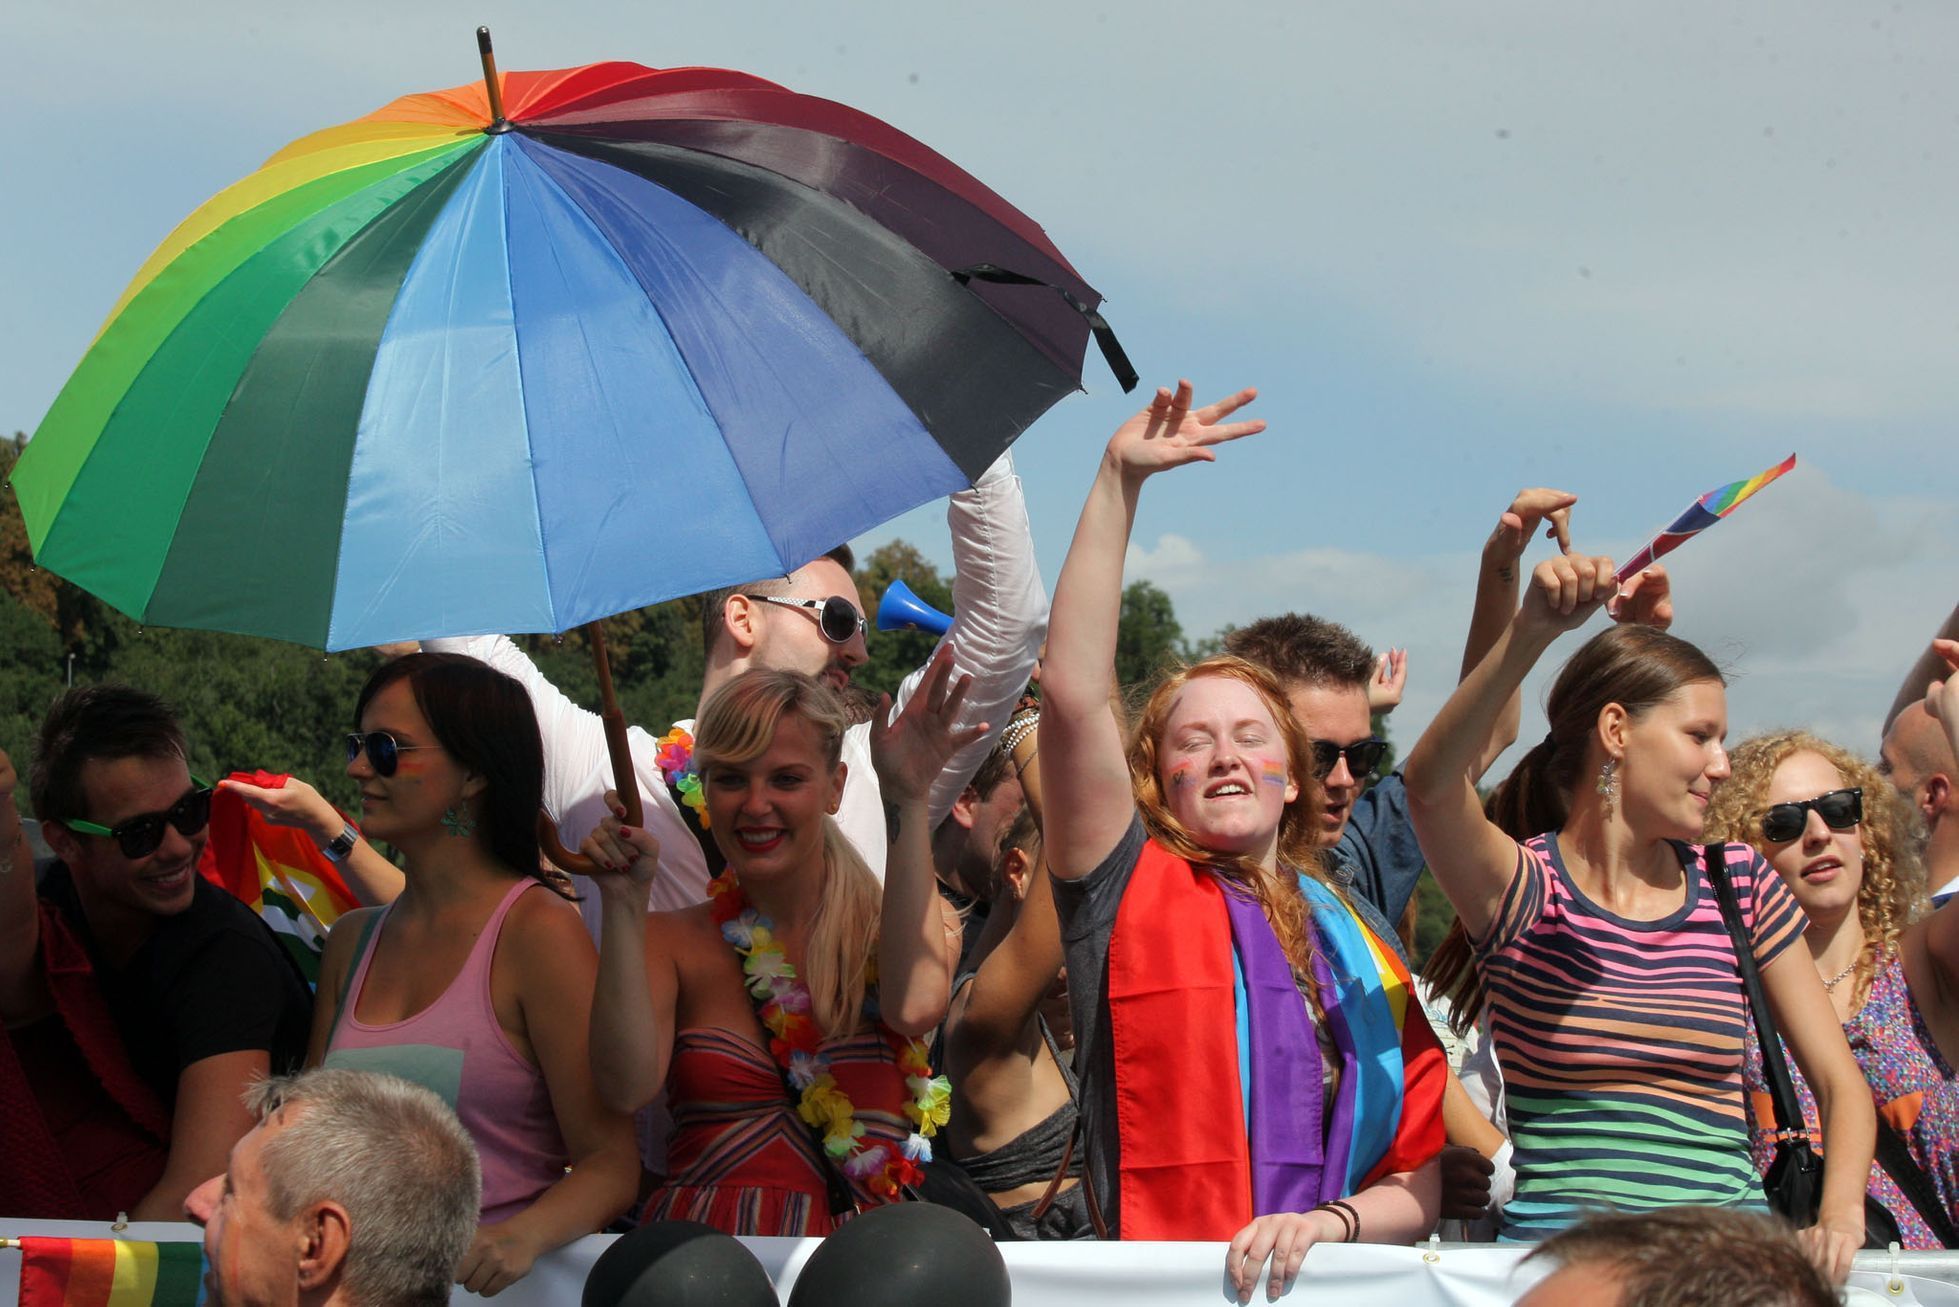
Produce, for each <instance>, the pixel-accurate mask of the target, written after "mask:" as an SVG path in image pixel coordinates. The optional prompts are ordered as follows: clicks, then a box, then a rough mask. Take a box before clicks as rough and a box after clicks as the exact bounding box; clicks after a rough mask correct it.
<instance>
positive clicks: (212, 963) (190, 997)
mask: <svg viewBox="0 0 1959 1307" xmlns="http://www.w3.org/2000/svg"><path fill="white" fill-rule="evenodd" d="M193 879H194V881H195V889H194V890H193V891H192V894H191V903H190V906H189V907H188V908H186V909H184V910H183V911H182V912H180V913H178V914H177V915H175V916H171V917H159V918H158V919H157V925H156V930H155V931H154V932H153V933H152V934H151V935H150V937H149V938H148V939H147V940H145V941H144V942H143V944H142V947H140V948H138V949H137V950H136V953H135V956H133V957H131V958H130V959H129V962H128V963H127V965H125V966H122V967H120V968H117V967H111V966H109V965H108V964H107V963H106V962H105V961H104V960H103V959H102V957H101V954H100V952H99V951H98V949H97V947H96V943H95V937H94V935H93V934H92V933H91V932H90V930H89V926H88V917H87V915H86V914H85V913H84V912H83V911H82V905H81V899H80V898H79V897H78V896H77V895H76V892H75V884H74V880H73V878H72V876H71V875H70V873H69V871H68V868H67V867H66V866H65V865H63V864H62V863H60V862H58V861H57V862H53V863H52V864H50V865H49V866H48V867H47V869H46V871H45V872H44V873H43V874H42V876H41V878H40V884H39V886H38V888H39V890H40V894H41V897H42V898H43V899H46V900H47V901H48V902H49V903H51V904H53V905H54V906H55V907H56V908H58V909H59V910H60V912H61V914H62V916H63V917H64V918H65V919H66V920H67V922H68V924H69V926H71V927H72V928H73V929H74V931H75V935H76V937H77V938H78V939H80V940H81V942H82V944H83V945H84V946H85V947H86V948H87V949H88V953H89V959H90V961H91V962H92V963H93V965H94V967H95V979H96V984H97V985H98V986H100V988H101V990H102V996H103V998H104V999H105V1000H106V1001H107V1003H108V1007H109V1012H110V1015H111V1016H113V1017H114V1018H115V1022H116V1026H117V1028H118V1029H119V1030H120V1031H121V1032H122V1039H123V1046H124V1048H126V1049H127V1050H128V1053H129V1060H130V1063H131V1064H132V1065H133V1066H134V1067H135V1070H136V1073H137V1074H138V1075H140V1076H141V1077H142V1078H143V1080H144V1081H145V1082H146V1083H147V1084H148V1085H149V1086H150V1088H151V1089H152V1090H154V1091H155V1092H156V1096H157V1098H158V1099H159V1100H161V1102H162V1103H163V1105H164V1107H165V1108H166V1109H169V1110H172V1111H174V1110H175V1108H176V1102H177V1077H178V1076H179V1075H181V1074H182V1073H183V1070H184V1068H185V1067H188V1066H190V1065H191V1064H192V1063H193V1062H201V1061H203V1060H204V1059H205V1058H207V1057H215V1056H217V1055H218V1054H220V1053H236V1052H241V1051H245V1050H255V1049H264V1050H266V1052H267V1053H269V1054H270V1056H271V1062H272V1073H273V1074H274V1075H282V1074H284V1073H286V1072H289V1071H292V1070H294V1069H295V1068H297V1067H298V1066H299V1064H300V1063H301V1062H302V1061H303V1060H304V1059H305V1057H306V1040H307V1035H308V1033H309V1031H310V1030H311V1027H312V1023H313V994H312V991H311V990H310V989H308V988H307V985H306V980H305V977H304V976H302V975H301V974H300V971H299V967H298V964H297V963H295V962H294V961H293V960H292V958H291V956H290V955H289V954H288V953H287V952H286V950H285V949H284V948H283V947H282V946H281V945H280V943H279V941H278V940H276V939H275V938H273V935H272V932H271V930H269V929H268V928H267V927H266V925H265V923H264V922H262V921H260V920H259V919H258V916H257V914H255V913H254V912H253V911H252V910H251V909H250V908H248V907H246V906H245V905H244V904H243V903H240V902H239V901H238V900H237V899H235V898H233V897H231V895H229V894H227V893H226V892H225V891H223V890H222V889H219V888H218V887H217V886H216V885H213V884H211V883H210V882H209V881H207V880H205V879H204V878H203V877H202V876H194V877H193Z"/></svg>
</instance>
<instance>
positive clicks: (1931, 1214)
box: [1876, 1114, 1959, 1248]
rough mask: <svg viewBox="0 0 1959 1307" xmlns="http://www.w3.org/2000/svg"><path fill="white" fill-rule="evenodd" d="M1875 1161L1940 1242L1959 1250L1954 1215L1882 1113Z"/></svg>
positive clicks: (1902, 1139)
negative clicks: (1948, 1210) (1946, 1207)
mask: <svg viewBox="0 0 1959 1307" xmlns="http://www.w3.org/2000/svg"><path fill="white" fill-rule="evenodd" d="M1876 1160H1877V1164H1878V1165H1879V1166H1881V1167H1883V1168H1884V1169H1885V1171H1886V1172H1887V1173H1888V1174H1889V1175H1890V1177H1891V1178H1892V1180H1894V1181H1896V1182H1897V1186H1898V1191H1899V1192H1900V1193H1902V1194H1904V1196H1905V1197H1906V1198H1907V1199H1909V1200H1910V1202H1911V1205H1912V1206H1913V1207H1915V1208H1917V1209H1918V1214H1919V1216H1921V1217H1923V1218H1924V1220H1925V1224H1926V1225H1927V1226H1929V1227H1930V1228H1931V1231H1932V1234H1933V1235H1934V1236H1935V1237H1936V1238H1937V1239H1938V1241H1939V1242H1940V1243H1941V1244H1944V1245H1945V1246H1946V1247H1947V1248H1955V1247H1959V1228H1955V1227H1954V1225H1953V1223H1952V1215H1951V1213H1949V1212H1947V1211H1946V1209H1945V1203H1944V1202H1943V1201H1941V1200H1940V1198H1939V1193H1938V1190H1937V1189H1936V1188H1935V1187H1934V1186H1933V1184H1932V1178H1931V1177H1930V1176H1928V1175H1926V1174H1925V1169H1924V1168H1923V1167H1921V1166H1920V1165H1919V1164H1918V1159H1917V1158H1915V1157H1913V1156H1912V1155H1911V1148H1910V1146H1909V1145H1908V1144H1907V1143H1906V1142H1905V1137H1904V1136H1903V1135H1901V1134H1899V1133H1898V1131H1897V1129H1896V1128H1895V1127H1893V1126H1892V1124H1891V1123H1890V1122H1889V1121H1886V1120H1885V1119H1884V1117H1883V1115H1882V1114H1880V1115H1879V1116H1878V1118H1877V1158H1876Z"/></svg>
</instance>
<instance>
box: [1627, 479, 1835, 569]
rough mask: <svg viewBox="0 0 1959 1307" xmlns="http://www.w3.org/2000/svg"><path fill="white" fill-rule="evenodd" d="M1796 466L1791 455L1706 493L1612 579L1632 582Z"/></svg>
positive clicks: (1649, 542)
mask: <svg viewBox="0 0 1959 1307" xmlns="http://www.w3.org/2000/svg"><path fill="white" fill-rule="evenodd" d="M1795 465H1796V456H1795V455H1794V454H1791V455H1789V457H1787V458H1785V459H1783V460H1782V461H1781V462H1780V463H1777V464H1776V465H1775V466H1774V467H1772V468H1770V469H1768V470H1767V471H1766V472H1762V473H1760V474H1758V475H1756V476H1752V477H1749V478H1747V479H1746V480H1743V481H1730V482H1729V483H1728V484H1727V485H1725V486H1721V487H1719V488H1718V489H1715V490H1710V491H1708V492H1707V493H1706V494H1704V495H1702V496H1701V497H1700V498H1699V499H1696V500H1695V501H1694V502H1693V503H1691V504H1689V505H1688V506H1687V511H1686V512H1684V513H1682V514H1681V515H1680V516H1679V517H1676V518H1675V519H1673V525H1671V526H1669V527H1667V529H1666V530H1664V531H1662V532H1660V533H1659V534H1658V535H1656V536H1654V537H1653V538H1652V539H1651V540H1649V541H1647V542H1646V547H1645V548H1644V549H1641V550H1640V551H1639V552H1638V553H1636V554H1634V555H1633V556H1632V558H1631V559H1630V560H1628V561H1627V562H1626V563H1625V564H1624V565H1622V566H1621V567H1620V568H1619V570H1618V571H1617V572H1615V573H1613V576H1614V578H1615V579H1616V580H1617V581H1618V582H1619V584H1621V585H1624V584H1625V583H1626V582H1627V581H1629V580H1631V579H1632V576H1633V574H1634V573H1635V572H1638V571H1640V570H1642V569H1644V568H1648V567H1651V566H1652V565H1653V564H1654V563H1655V562H1657V561H1658V560H1659V559H1661V558H1664V557H1665V556H1666V555H1668V554H1670V553H1672V552H1673V551H1674V550H1676V549H1678V548H1680V546H1682V545H1684V544H1686V543H1687V541H1688V540H1689V539H1690V538H1692V537H1693V536H1697V535H1699V534H1700V533H1701V532H1703V531H1705V530H1707V528H1709V527H1711V526H1713V525H1714V524H1715V523H1716V522H1719V521H1720V520H1721V519H1722V518H1724V517H1726V516H1727V515H1728V514H1730V513H1732V512H1734V511H1735V510H1736V509H1737V508H1740V507H1741V501H1742V500H1744V499H1746V498H1748V497H1749V496H1750V495H1752V494H1754V493H1755V492H1756V491H1757V490H1760V489H1761V488H1762V487H1763V486H1765V485H1767V484H1768V483H1769V482H1771V481H1773V480H1775V479H1776V478H1777V477H1779V476H1781V475H1782V474H1783V473H1784V472H1787V471H1788V470H1789V469H1790V468H1792V467H1794V466H1795Z"/></svg>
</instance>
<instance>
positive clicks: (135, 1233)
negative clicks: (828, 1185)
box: [0, 1221, 1959, 1307]
mask: <svg viewBox="0 0 1959 1307" xmlns="http://www.w3.org/2000/svg"><path fill="white" fill-rule="evenodd" d="M24 1234H25V1235H52V1236H65V1237H68V1238H77V1239H104V1238H114V1237H120V1238H127V1239H151V1240H156V1241H159V1242H168V1241H171V1240H196V1239H199V1238H201V1237H202V1232H201V1231H199V1230H198V1228H197V1227H196V1226H192V1225H179V1224H174V1223H165V1222H141V1223H135V1224H131V1225H129V1226H127V1227H125V1228H123V1229H121V1230H114V1231H112V1229H111V1227H109V1226H108V1225H106V1224H100V1223H90V1222H82V1221H0V1236H4V1237H7V1238H17V1237H19V1236H21V1235H24ZM612 1239H613V1236H610V1235H594V1236H592V1237H591V1238H588V1239H580V1240H578V1241H577V1242H575V1243H572V1244H570V1245H568V1246H566V1247H564V1248H561V1249H559V1250H558V1251H557V1252H555V1253H552V1254H550V1255H549V1256H547V1257H544V1258H541V1259H539V1261H538V1263H537V1266H536V1267H535V1268H534V1269H533V1270H532V1271H531V1273H530V1274H529V1275H528V1276H526V1277H525V1278H524V1279H522V1280H520V1281H518V1282H517V1283H516V1284H514V1285H512V1286H511V1287H510V1288H508V1289H505V1290H504V1291H503V1292H502V1293H500V1294H498V1295H497V1296H496V1299H495V1304H496V1307H572V1305H574V1304H576V1303H577V1302H578V1300H579V1296H580V1292H581V1290H582V1289H583V1288H584V1284H585V1277H586V1275H587V1273H589V1272H590V1270H591V1268H592V1263H594V1262H595V1261H597V1260H598V1258H599V1254H600V1253H602V1252H604V1251H605V1250H606V1249H607V1248H608V1247H610V1246H611V1243H612ZM742 1242H743V1243H745V1244H747V1245H748V1247H749V1248H750V1250H752V1251H753V1252H754V1253H755V1256H756V1258H757V1259H758V1260H759V1261H760V1262H761V1263H762V1267H763V1269H764V1270H766V1271H767V1272H768V1273H769V1278H770V1279H771V1280H773V1281H774V1282H775V1285H776V1289H777V1292H778V1293H779V1295H780V1296H781V1298H782V1300H783V1301H784V1302H787V1301H788V1297H789V1293H790V1290H791V1289H792V1288H793V1287H794V1285H795V1281H796V1275H797V1273H798V1272H799V1271H800V1270H801V1269H802V1266H803V1263H804V1262H806V1261H807V1260H808V1259H809V1256H810V1254H811V1253H812V1252H814V1251H815V1250H816V1248H817V1247H818V1246H819V1245H820V1243H821V1241H820V1240H816V1239H744V1240H742ZM1524 1251H1525V1250H1524V1249H1522V1248H1518V1247H1512V1246H1503V1247H1498V1246H1491V1245H1464V1244H1441V1245H1424V1246H1420V1247H1412V1248H1411V1247H1403V1246H1394V1245H1388V1244H1358V1245H1348V1244H1328V1245H1323V1246H1321V1247H1318V1248H1315V1249H1313V1250H1312V1252H1311V1253H1309V1254H1308V1255H1307V1258H1306V1265H1305V1267H1304V1269H1303V1270H1302V1271H1301V1274H1300V1278H1299V1282H1298V1283H1296V1284H1295V1285H1294V1286H1293V1288H1292V1291H1291V1292H1290V1293H1289V1294H1287V1295H1286V1296H1285V1297H1284V1298H1282V1299H1281V1301H1282V1302H1293V1303H1300V1304H1308V1303H1310V1304H1314V1307H1323V1305H1326V1304H1349V1303H1351V1304H1357V1305H1362V1304H1372V1303H1379V1304H1383V1305H1384V1307H1505V1305H1507V1304H1510V1303H1513V1302H1515V1301H1516V1299H1517V1298H1518V1297H1519V1296H1520V1295H1521V1294H1522V1293H1523V1292H1524V1291H1525V1290H1526V1289H1528V1288H1529V1287H1530V1286H1531V1284H1533V1283H1534V1282H1535V1281H1536V1280H1537V1279H1538V1277H1539V1276H1541V1275H1542V1274H1544V1272H1543V1271H1542V1270H1540V1269H1539V1268H1538V1267H1536V1266H1535V1265H1532V1266H1526V1267H1521V1268H1520V1267H1518V1265H1517V1262H1518V1259H1519V1258H1520V1257H1521V1256H1522V1255H1523V1253H1524ZM1000 1252H1001V1255H1002V1256H1003V1257H1005V1259H1006V1262H1007V1270H1008V1273H1009V1275H1010V1276H1011V1277H1012V1280H1013V1301H1014V1307H1222V1305H1223V1304H1228V1303H1233V1302H1235V1301H1236V1299H1235V1298H1233V1296H1232V1294H1231V1290H1230V1285H1229V1284H1228V1283H1227V1282H1226V1280H1225V1278H1224V1245H1223V1244H1211V1243H1127V1244H1125V1243H1101V1244H1098V1243H1064V1244H1055V1243H1048V1244H1040V1243H1017V1244H1002V1245H1000ZM19 1277H20V1259H19V1257H18V1255H16V1254H12V1253H0V1307H16V1305H17V1301H18V1291H19ZM1851 1286H1852V1292H1851V1293H1849V1294H1848V1295H1847V1301H1848V1303H1849V1304H1851V1305H1853V1307H1854V1305H1858V1304H1872V1303H1890V1304H1896V1305H1900V1307H1910V1305H1912V1304H1918V1305H1919V1307H1959V1253H1906V1254H1903V1255H1902V1256H1900V1257H1899V1258H1897V1259H1896V1264H1895V1266H1894V1265H1893V1262H1892V1259H1890V1258H1889V1257H1888V1256H1887V1255H1886V1254H1884V1253H1859V1254H1858V1255H1857V1271H1856V1273H1855V1274H1853V1275H1852V1276H1851ZM452 1301H453V1302H454V1303H458V1304H461V1303H471V1304H474V1303H480V1302H487V1301H489V1300H488V1299H479V1298H478V1297H477V1296H476V1295H475V1294H472V1293H467V1292H465V1291H463V1290H460V1289H458V1290H457V1291H456V1293H455V1296H454V1298H453V1299H452ZM1264 1301H1265V1293H1264V1286H1263V1285H1262V1284H1261V1285H1260V1286H1259V1290H1258V1292H1257V1293H1255V1294H1254V1295H1253V1302H1255V1303H1261V1302H1264Z"/></svg>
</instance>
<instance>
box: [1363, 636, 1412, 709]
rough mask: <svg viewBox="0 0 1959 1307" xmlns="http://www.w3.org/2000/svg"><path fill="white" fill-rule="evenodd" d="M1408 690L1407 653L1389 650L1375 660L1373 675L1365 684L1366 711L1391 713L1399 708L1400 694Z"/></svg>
mask: <svg viewBox="0 0 1959 1307" xmlns="http://www.w3.org/2000/svg"><path fill="white" fill-rule="evenodd" d="M1407 688H1408V651H1407V650H1406V649H1390V650H1388V651H1387V652H1386V653H1384V654H1382V655H1381V656H1380V658H1378V659H1376V660H1375V663H1374V675H1373V676H1372V677H1370V678H1369V679H1368V682H1367V711H1369V712H1371V713H1377V712H1393V711H1394V710H1395V709H1396V708H1398V707H1400V706H1401V693H1402V691H1403V690H1406V689H1407Z"/></svg>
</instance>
